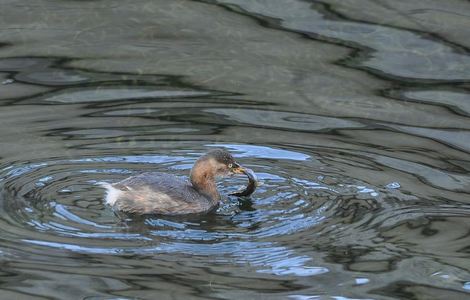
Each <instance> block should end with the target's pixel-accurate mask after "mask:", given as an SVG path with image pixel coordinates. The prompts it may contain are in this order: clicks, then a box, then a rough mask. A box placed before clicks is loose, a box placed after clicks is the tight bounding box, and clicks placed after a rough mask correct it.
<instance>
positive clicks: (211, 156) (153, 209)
mask: <svg viewBox="0 0 470 300" xmlns="http://www.w3.org/2000/svg"><path fill="white" fill-rule="evenodd" d="M233 174H245V175H246V176H247V177H248V179H249V184H248V186H247V188H246V189H245V190H242V191H239V192H235V193H233V194H232V195H235V196H249V195H250V194H252V193H253V192H254V191H255V189H256V182H257V179H256V175H255V173H254V172H253V171H252V170H250V169H248V168H244V167H242V166H241V165H240V164H238V163H237V162H236V161H235V159H234V158H233V156H232V155H231V154H230V153H229V152H228V151H226V150H223V149H214V150H211V151H209V152H207V153H206V154H204V155H202V156H201V157H200V158H199V159H197V161H196V162H195V163H194V166H193V167H192V169H191V173H190V177H189V181H187V180H184V179H181V178H179V177H176V176H174V175H171V174H166V173H161V172H146V173H142V174H139V175H136V176H131V177H129V178H126V179H124V180H122V181H119V182H117V183H114V184H109V183H102V186H103V187H104V188H106V189H107V194H106V203H107V204H109V205H111V206H112V207H114V208H115V209H117V210H119V211H123V212H126V213H134V214H142V215H144V214H159V215H184V214H196V213H207V212H210V211H213V210H214V209H215V208H216V207H217V206H218V204H219V202H220V200H221V197H220V194H219V191H218V190H217V185H216V179H217V178H220V177H226V176H229V175H233Z"/></svg>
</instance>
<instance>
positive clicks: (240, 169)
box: [230, 163, 246, 174]
mask: <svg viewBox="0 0 470 300" xmlns="http://www.w3.org/2000/svg"><path fill="white" fill-rule="evenodd" d="M230 171H232V173H234V174H246V170H245V168H243V167H242V166H240V165H239V164H237V163H235V164H234V165H233V167H232V169H231V170H230Z"/></svg>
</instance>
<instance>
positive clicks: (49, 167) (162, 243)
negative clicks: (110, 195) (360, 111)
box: [0, 144, 387, 276]
mask: <svg viewBox="0 0 470 300" xmlns="http://www.w3.org/2000/svg"><path fill="white" fill-rule="evenodd" d="M207 146H209V147H213V146H217V147H227V148H228V149H229V150H230V151H231V152H233V153H234V155H235V156H236V157H237V159H238V160H239V161H241V162H242V163H243V164H244V165H246V166H248V167H250V168H252V169H253V170H254V171H255V172H256V173H257V175H258V178H259V179H260V181H261V183H262V184H261V186H260V187H259V188H258V189H257V191H256V193H255V194H254V195H252V197H251V198H250V199H238V198H236V197H231V196H230V197H225V199H224V202H223V204H222V205H221V206H220V208H219V209H218V211H217V212H216V213H215V214H211V215H206V216H197V217H178V218H177V217H158V216H148V217H142V218H140V219H136V218H135V217H134V218H128V217H127V216H123V215H122V214H116V213H114V212H113V211H112V209H111V208H110V207H108V206H106V205H104V204H103V194H104V191H103V189H102V188H101V187H99V185H97V183H99V182H101V181H107V182H115V181H118V180H120V179H122V178H124V177H127V176H129V175H131V174H135V173H138V172H142V171H146V170H150V169H151V170H158V171H163V172H168V173H173V174H176V175H180V176H185V175H186V174H188V172H189V169H190V167H191V165H192V164H193V162H194V161H195V159H197V157H198V156H199V155H200V154H201V153H203V152H204V151H206V150H207V149H208V148H209V147H207ZM207 146H206V147H201V148H200V149H197V150H191V151H190V150H188V151H179V152H178V155H174V154H173V155H172V154H170V153H163V154H160V155H157V154H156V155H135V156H101V157H83V158H78V159H59V158H56V159H54V160H49V161H38V162H28V163H21V162H18V163H15V164H13V165H11V166H9V167H6V168H3V170H2V171H1V179H0V180H1V181H0V182H1V185H2V190H3V191H4V192H3V193H4V195H3V197H4V206H3V210H4V213H3V214H2V215H4V216H5V217H4V218H3V219H2V220H1V222H2V223H3V224H2V226H1V227H2V228H3V230H5V231H9V230H10V232H9V236H11V242H12V243H28V244H32V245H38V246H43V247H49V248H58V249H66V250H69V251H73V252H78V253H89V254H90V253H91V254H123V253H127V254H158V253H180V254H191V255H197V256H213V259H214V260H215V261H217V262H221V263H223V262H224V261H226V262H228V261H231V262H233V261H235V262H236V263H238V264H246V263H248V264H250V265H252V266H254V267H256V268H257V270H258V272H262V273H266V272H267V273H272V274H278V275H289V274H295V275H298V276H299V275H300V276H304V275H305V276H308V275H314V274H320V273H324V272H327V271H328V269H327V268H326V267H323V266H316V265H315V264H314V263H313V258H312V257H311V256H310V255H309V254H308V253H303V252H305V251H297V250H295V249H293V248H291V247H290V246H289V244H290V243H291V242H295V241H296V240H297V239H298V238H299V235H300V236H302V235H303V233H307V232H308V235H306V236H303V237H302V238H303V240H304V242H306V241H307V240H311V239H312V237H315V236H316V238H319V239H321V238H322V237H324V236H328V237H329V238H331V237H332V236H335V237H336V238H338V239H341V238H343V237H345V236H346V235H350V234H351V233H352V232H354V231H358V232H361V231H362V230H360V228H361V227H364V226H366V227H367V225H365V224H366V223H367V222H369V221H370V220H371V218H372V215H371V214H370V212H371V211H374V210H380V209H381V207H382V206H383V205H384V201H383V199H384V195H383V191H385V190H387V189H386V188H383V189H382V190H383V191H379V189H377V188H376V187H373V186H368V185H367V184H363V183H359V182H357V180H352V179H350V178H347V177H344V176H339V174H337V173H335V172H336V171H335V170H334V169H333V168H329V167H328V166H326V165H324V164H323V163H321V162H320V161H319V160H318V159H317V158H315V157H314V156H312V155H311V154H306V153H302V152H298V151H294V150H287V149H278V148H273V147H262V146H250V145H228V144H219V145H207ZM244 184H246V182H245V178H243V177H240V178H238V177H233V178H229V179H227V180H225V181H223V182H221V183H220V186H219V188H220V190H221V193H222V194H223V195H227V194H229V193H230V192H232V191H235V190H237V189H238V188H240V186H242V185H244ZM346 223H348V224H349V225H348V230H346V229H345V228H344V225H345V224H346ZM18 228H23V230H17V229H18ZM364 230H366V229H364ZM311 241H312V242H313V240H311Z"/></svg>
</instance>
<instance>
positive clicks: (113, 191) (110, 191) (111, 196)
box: [99, 182, 122, 206]
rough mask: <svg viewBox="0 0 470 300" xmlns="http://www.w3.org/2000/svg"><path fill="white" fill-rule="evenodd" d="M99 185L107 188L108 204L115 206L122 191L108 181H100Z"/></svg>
mask: <svg viewBox="0 0 470 300" xmlns="http://www.w3.org/2000/svg"><path fill="white" fill-rule="evenodd" d="M99 185H100V186H101V187H103V188H105V189H106V198H105V202H106V204H108V205H111V206H113V205H114V204H115V203H116V201H117V199H118V198H119V196H121V193H122V191H121V190H118V189H117V188H115V187H113V186H112V185H111V184H109V183H107V182H99Z"/></svg>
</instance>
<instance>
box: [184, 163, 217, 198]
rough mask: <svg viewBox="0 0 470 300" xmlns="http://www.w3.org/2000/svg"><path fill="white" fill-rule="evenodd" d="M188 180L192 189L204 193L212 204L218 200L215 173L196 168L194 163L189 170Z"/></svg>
mask: <svg viewBox="0 0 470 300" xmlns="http://www.w3.org/2000/svg"><path fill="white" fill-rule="evenodd" d="M190 180H191V184H192V185H193V187H194V189H196V190H197V191H198V192H200V193H203V194H204V195H206V196H207V197H208V198H209V199H210V200H211V202H212V204H216V203H218V202H219V200H220V194H219V191H218V190H217V184H216V183H215V175H214V174H213V173H212V172H210V170H208V169H206V168H198V165H197V164H196V165H195V166H194V167H193V169H192V170H191V175H190Z"/></svg>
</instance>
